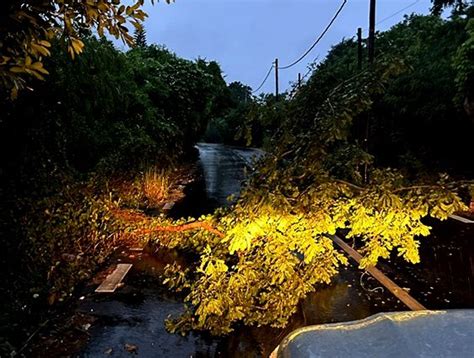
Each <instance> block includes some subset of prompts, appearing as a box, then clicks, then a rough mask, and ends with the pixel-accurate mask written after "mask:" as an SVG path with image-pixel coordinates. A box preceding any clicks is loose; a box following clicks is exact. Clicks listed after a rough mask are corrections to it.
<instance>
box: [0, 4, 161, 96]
mask: <svg viewBox="0 0 474 358" xmlns="http://www.w3.org/2000/svg"><path fill="white" fill-rule="evenodd" d="M167 2H169V1H168V0H167ZM143 4H144V0H137V1H136V2H135V3H134V4H132V5H125V4H123V2H122V1H120V0H114V1H107V0H98V1H90V0H88V1H71V0H66V1H64V0H41V1H36V0H27V1H21V0H6V1H2V2H1V4H0V36H1V37H0V83H2V86H3V87H6V88H9V89H11V90H12V91H13V92H12V95H13V96H14V97H15V96H16V94H17V92H18V89H20V88H23V87H24V86H25V85H27V83H28V81H29V79H30V77H36V78H39V79H43V77H44V75H47V74H48V69H47V68H45V67H44V65H43V59H44V58H45V57H48V56H50V54H51V52H50V47H51V42H52V40H53V39H55V38H58V39H61V42H63V43H65V44H66V46H67V49H68V52H69V54H70V56H71V58H74V57H75V56H77V55H78V54H80V53H81V52H82V51H83V47H84V43H83V41H82V39H81V36H82V35H83V34H84V33H85V32H87V31H91V30H95V31H97V33H98V34H99V36H102V35H104V33H105V32H108V33H109V34H111V35H112V36H114V37H116V38H120V39H122V40H123V41H124V42H125V43H127V44H129V45H131V44H132V43H133V37H132V35H131V34H130V33H129V27H128V25H132V26H133V27H135V28H136V29H139V28H141V26H142V22H143V21H144V20H145V17H146V16H147V15H146V14H145V12H144V11H143V10H142V9H141V7H142V6H143Z"/></svg>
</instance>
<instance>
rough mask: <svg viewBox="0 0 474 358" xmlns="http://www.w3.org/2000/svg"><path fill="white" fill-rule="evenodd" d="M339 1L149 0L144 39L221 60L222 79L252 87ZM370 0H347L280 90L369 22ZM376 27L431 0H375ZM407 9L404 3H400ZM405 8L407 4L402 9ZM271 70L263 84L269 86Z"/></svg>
mask: <svg viewBox="0 0 474 358" xmlns="http://www.w3.org/2000/svg"><path fill="white" fill-rule="evenodd" d="M341 3H342V0H176V2H174V3H172V4H169V5H168V4H166V3H164V2H163V1H161V2H160V3H158V4H155V5H154V6H151V5H150V4H147V5H146V7H145V10H146V11H147V13H148V14H149V17H148V19H147V21H146V22H145V28H146V31H147V39H148V43H156V44H162V45H165V46H166V47H167V48H168V49H170V50H172V51H173V52H175V53H176V54H178V55H179V56H181V57H184V58H189V59H195V58H198V57H202V58H206V59H208V60H216V61H217V62H219V63H220V65H221V67H222V69H223V71H224V74H225V76H226V77H225V78H226V80H227V82H231V81H241V82H243V83H245V84H247V85H249V86H251V87H252V88H254V89H255V88H256V87H258V86H259V84H260V83H261V82H262V80H263V77H264V76H265V74H266V72H267V71H268V69H269V67H270V66H271V64H272V62H273V61H274V59H275V58H276V57H278V58H279V61H280V65H281V66H284V65H286V64H288V63H291V62H293V61H294V60H295V59H297V58H298V57H299V56H300V55H301V54H302V53H304V52H305V50H306V49H307V48H309V46H310V45H311V44H312V43H313V41H314V40H315V39H316V38H317V37H318V35H319V34H320V33H321V31H322V30H323V29H324V27H325V26H326V25H327V23H328V22H329V21H330V19H331V17H332V16H333V15H334V13H335V12H336V10H337V9H338V8H339V6H340V5H341ZM368 3H369V0H348V2H347V4H346V6H345V8H344V9H343V11H342V13H341V14H340V16H339V17H338V19H337V20H336V22H335V23H334V25H333V27H331V29H330V31H329V32H328V33H327V35H326V36H325V37H324V38H323V40H322V41H321V42H320V43H319V45H318V46H316V48H315V49H314V50H313V51H312V52H311V53H310V54H309V55H308V56H307V57H306V58H305V59H304V60H303V61H302V62H301V63H300V64H299V65H297V66H295V67H293V68H291V69H288V70H285V71H281V72H280V88H281V89H282V90H285V89H286V88H288V86H289V82H290V81H295V79H296V78H297V76H298V72H301V73H305V72H306V71H307V65H308V63H310V62H312V61H313V60H314V59H315V58H319V59H322V58H324V56H325V54H326V53H327V51H328V49H329V48H330V47H331V45H334V44H336V43H338V42H339V41H340V40H341V39H343V38H350V37H353V36H354V35H355V33H356V31H357V27H362V28H364V36H365V35H366V30H365V29H366V28H367V27H368ZM377 3H378V4H377V22H378V26H377V28H378V30H385V29H388V28H390V27H391V26H392V25H394V24H396V23H397V22H399V21H400V20H401V19H403V16H404V14H410V13H413V12H415V13H423V14H425V13H428V12H429V9H430V0H418V1H416V0H378V1H377ZM405 8H406V9H405ZM403 9H405V10H403ZM273 88H274V79H273V75H272V76H271V77H270V78H269V80H268V81H267V83H266V84H265V86H263V88H262V91H268V92H270V91H273Z"/></svg>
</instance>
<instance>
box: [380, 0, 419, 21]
mask: <svg viewBox="0 0 474 358" xmlns="http://www.w3.org/2000/svg"><path fill="white" fill-rule="evenodd" d="M420 1H421V0H416V1H415V2H413V3H411V4H410V5H407V6H405V7H404V8H403V9H400V10H398V11H397V12H394V13H393V14H392V15H389V16H387V17H384V18H383V19H382V20H380V21H379V22H377V25H378V24H381V23H382V22H385V21H387V20H390V19H391V18H392V17H394V16H397V15H398V14H400V13H402V12H404V11H405V10H408V9H409V8H411V7H412V6H415V5H416V4H418V3H419V2H420Z"/></svg>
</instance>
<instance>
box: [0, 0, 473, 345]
mask: <svg viewBox="0 0 474 358" xmlns="http://www.w3.org/2000/svg"><path fill="white" fill-rule="evenodd" d="M27 3H29V2H27ZM43 3H44V4H43V5H44V6H43V7H42V6H38V7H31V9H30V10H31V11H30V12H31V13H29V14H27V13H24V12H25V10H24V8H22V7H21V6H20V5H19V4H20V3H16V2H12V4H9V5H5V4H2V5H0V9H2V7H4V8H5V12H3V10H2V11H0V14H1V15H0V19H3V17H4V16H3V13H7V10H8V11H9V13H11V14H12V17H11V18H13V19H15V18H17V20H18V21H10V20H8V21H6V22H0V23H1V24H5V25H0V31H1V33H2V34H4V38H5V40H4V41H3V39H2V41H3V42H1V44H2V47H0V61H1V62H0V90H1V98H0V113H1V121H0V152H1V154H0V156H1V168H0V176H1V180H2V187H1V189H0V202H1V203H2V206H1V208H0V211H1V212H0V214H1V217H0V236H1V238H2V253H1V254H0V258H1V262H0V263H1V264H2V266H3V267H5V268H8V270H2V277H1V280H2V282H3V284H2V285H1V292H0V295H1V299H0V300H1V302H2V307H8V309H6V310H4V311H3V312H2V316H1V317H0V319H1V325H2V327H4V328H2V333H5V334H2V337H6V338H4V340H3V341H0V345H1V349H2V350H3V351H5V352H10V351H11V350H13V349H14V348H15V346H18V344H20V343H21V342H23V341H24V338H25V337H27V336H28V334H29V333H30V332H31V331H32V329H31V327H32V326H33V325H34V324H36V323H37V322H41V321H43V320H44V319H45V317H47V315H48V314H49V312H48V307H55V306H58V305H61V303H64V302H67V300H68V299H69V298H70V297H71V295H73V293H74V290H75V289H76V288H77V287H78V285H79V284H80V283H81V282H84V280H86V279H88V278H90V277H91V275H92V274H93V273H94V272H95V271H96V270H97V267H98V266H100V265H101V264H102V263H104V262H105V260H107V258H108V257H109V256H110V254H111V253H112V252H113V251H114V250H115V249H116V248H117V247H120V246H123V245H135V244H137V243H139V242H140V243H147V242H152V243H153V244H154V245H156V246H157V247H161V248H166V249H177V250H179V251H181V252H186V253H187V254H190V256H191V257H194V258H195V265H193V266H190V267H180V266H179V265H177V264H173V265H170V266H168V268H167V273H166V275H165V277H163V282H164V284H167V285H168V286H169V287H170V288H171V289H172V290H176V291H180V292H185V293H186V298H185V301H186V304H187V311H186V313H185V314H184V315H183V316H181V317H176V318H175V319H174V320H170V321H169V322H168V323H167V325H168V328H169V329H170V330H171V331H179V332H187V331H189V330H206V331H210V332H211V333H213V334H217V335H221V334H228V333H229V332H231V331H232V330H233V329H234V328H235V326H236V325H239V324H245V325H258V326H260V325H270V326H274V327H283V326H285V324H286V323H287V321H288V319H289V317H290V316H291V315H292V314H293V313H294V312H295V311H296V309H297V304H298V302H299V301H300V300H301V299H303V298H304V297H305V296H306V295H307V294H308V293H309V292H311V291H314V290H316V289H317V288H318V285H322V284H328V283H330V282H331V279H332V278H333V277H334V276H335V275H336V274H337V273H338V270H339V269H340V268H341V266H343V265H345V264H346V263H347V259H346V258H345V257H344V256H343V255H341V254H340V253H339V252H338V251H337V250H336V249H335V248H334V245H333V243H332V241H331V235H334V234H336V233H341V232H342V233H344V234H345V237H346V238H351V239H354V243H355V245H356V246H357V248H358V249H359V250H360V251H361V252H362V253H363V255H364V258H363V261H362V264H361V265H362V267H367V266H370V265H374V264H376V263H377V261H378V260H379V259H381V258H390V257H392V255H398V256H401V257H402V258H404V259H405V260H406V261H407V262H409V263H417V262H418V261H419V254H418V248H419V245H421V244H423V240H422V238H423V237H425V236H428V235H429V234H430V229H431V228H430V226H429V225H427V223H426V220H425V218H428V217H431V218H435V219H439V220H445V219H447V217H448V216H449V215H450V214H452V213H454V212H458V211H464V210H467V204H468V203H469V201H470V198H471V196H472V194H473V192H472V181H470V179H472V178H473V176H474V172H473V170H474V167H473V166H472V158H471V153H472V150H471V139H472V136H473V135H474V116H473V113H474V110H473V106H474V105H473V103H474V97H473V96H474V87H473V85H474V67H473V63H474V25H473V19H472V18H473V14H474V13H473V11H474V8H473V7H472V6H467V4H466V3H465V2H463V1H451V0H448V1H444V0H443V1H435V7H434V11H435V12H439V10H440V9H441V8H443V6H446V5H455V6H454V10H455V11H454V12H453V15H452V17H451V18H449V19H446V20H444V19H441V18H440V17H438V16H437V15H431V16H410V17H408V18H406V19H405V21H403V22H402V23H400V24H398V25H396V26H394V27H393V28H392V29H391V30H389V31H387V32H384V33H380V34H378V37H377V51H378V54H377V59H376V63H375V64H374V65H373V66H368V64H367V63H363V64H362V69H358V67H357V44H356V43H355V42H354V40H352V39H347V40H343V41H342V42H341V43H339V44H337V45H336V46H334V47H333V48H332V50H331V51H330V53H329V54H328V56H327V57H326V59H325V60H324V61H323V62H321V63H319V64H314V65H313V70H312V72H311V75H310V77H309V78H308V80H307V81H306V82H305V83H304V84H303V85H302V86H301V87H300V88H297V87H295V88H293V90H292V91H291V93H287V94H285V95H282V96H280V98H278V99H277V98H275V96H273V95H265V94H262V95H260V96H259V97H254V96H253V95H252V90H251V88H250V87H248V86H246V85H244V84H242V83H239V82H234V83H231V84H229V85H227V84H226V83H225V81H224V79H223V76H222V73H221V69H220V67H219V65H218V64H217V63H216V62H212V61H211V62H209V61H206V60H202V59H197V60H194V61H190V60H185V59H182V58H179V57H178V56H176V55H175V54H173V53H172V52H170V51H168V50H167V49H166V48H164V47H160V46H156V45H148V44H147V43H146V36H145V32H144V30H143V28H142V26H141V20H143V19H144V17H145V14H144V13H142V12H141V10H140V6H141V5H142V1H138V2H137V3H136V4H135V5H133V6H129V7H125V6H124V7H123V8H122V6H121V5H120V2H119V1H117V2H113V3H110V2H105V1H99V2H97V4H92V3H91V2H87V5H86V6H85V7H76V6H75V5H74V6H73V5H71V7H67V6H59V5H60V4H61V3H62V2H59V1H58V2H56V1H45V2H43ZM116 3H117V4H116ZM58 4H59V5H58ZM57 6H58V7H57ZM112 8H113V9H115V11H114V10H112ZM55 9H59V10H58V11H59V15H57V16H62V18H63V19H64V20H61V21H64V24H63V25H61V26H63V27H61V26H60V25H58V23H57V21H56V20H57V16H56V15H54V16H51V17H48V16H46V15H45V14H49V13H55V12H56V10H55ZM84 12H85V13H84ZM111 14H113V15H111ZM78 17H80V18H82V17H83V18H84V19H85V20H84V22H75V21H74V19H77V18H78ZM25 19H27V20H28V21H26V20H25ZM32 19H35V20H34V21H33V20H32ZM68 19H69V20H68ZM115 21H117V22H115ZM129 22H130V23H131V24H132V25H133V26H134V27H135V39H133V38H132V37H131V35H129V34H128V30H127V31H125V30H124V28H125V25H126V24H127V23H129ZM17 26H23V28H24V32H21V31H20V32H18V31H17V30H18V28H17ZM91 29H95V30H97V33H98V34H99V35H102V31H105V30H108V31H109V32H110V33H111V34H112V35H116V36H117V37H121V38H122V39H124V40H125V41H126V42H127V43H129V44H130V45H132V48H131V49H130V50H129V51H127V52H122V51H119V50H117V49H116V48H115V47H114V46H113V44H112V43H111V42H110V41H108V40H106V39H105V38H104V37H102V36H100V37H97V36H96V35H92V33H91V32H90V30H91ZM61 30H64V32H63V33H61ZM17 32H18V33H17ZM367 123H368V127H367ZM366 128H368V129H369V130H368V136H367V138H368V143H367V144H366V143H365V141H364V139H365V138H366V134H365V133H366ZM203 137H204V138H205V139H206V140H208V141H216V142H224V143H228V144H233V145H248V146H258V147H263V148H264V149H266V150H267V151H268V155H267V156H266V157H265V158H264V159H263V160H261V161H260V162H259V163H258V165H257V169H256V170H255V172H254V173H253V174H252V175H251V176H250V177H249V179H248V181H247V183H246V185H245V187H244V189H243V193H242V195H241V197H240V198H239V199H238V201H237V202H236V204H235V205H233V206H232V207H231V208H228V209H219V210H217V211H216V212H215V213H213V214H210V215H207V216H205V217H202V218H195V219H193V218H183V219H181V220H177V221H174V220H171V219H168V218H166V217H164V216H159V217H151V216H147V215H145V209H149V208H160V207H162V206H163V205H164V204H165V203H166V202H167V201H169V200H176V199H179V198H180V197H182V192H181V191H180V189H179V184H180V183H181V182H182V181H187V180H189V172H190V169H189V166H190V165H191V164H190V163H192V161H193V160H195V158H196V153H195V149H194V144H195V143H196V142H197V141H198V140H200V139H201V138H203ZM183 163H184V164H183ZM438 173H441V174H438ZM12 322H15V323H14V324H12ZM3 351H1V350H0V352H1V353H3Z"/></svg>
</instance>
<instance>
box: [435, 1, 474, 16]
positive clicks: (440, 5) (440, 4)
mask: <svg viewBox="0 0 474 358" xmlns="http://www.w3.org/2000/svg"><path fill="white" fill-rule="evenodd" d="M469 1H472V0H468V1H466V0H431V2H432V3H433V8H432V9H431V10H432V11H433V14H435V15H439V14H440V13H441V11H443V9H444V8H446V7H449V6H453V7H454V9H455V10H456V11H462V10H464V9H466V8H467V7H468V2H469Z"/></svg>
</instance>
